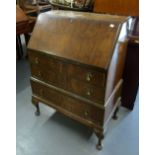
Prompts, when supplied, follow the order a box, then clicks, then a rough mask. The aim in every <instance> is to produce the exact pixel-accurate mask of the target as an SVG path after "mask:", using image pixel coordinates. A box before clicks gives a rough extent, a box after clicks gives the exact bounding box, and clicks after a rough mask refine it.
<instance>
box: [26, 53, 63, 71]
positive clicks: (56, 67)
mask: <svg viewBox="0 0 155 155" xmlns="http://www.w3.org/2000/svg"><path fill="white" fill-rule="evenodd" d="M29 60H30V63H31V64H35V65H37V66H39V67H41V68H48V69H50V70H53V71H54V72H57V73H58V72H62V68H63V63H62V62H61V61H58V60H56V59H54V58H52V59H51V58H50V57H49V56H48V55H45V54H42V53H39V52H29Z"/></svg>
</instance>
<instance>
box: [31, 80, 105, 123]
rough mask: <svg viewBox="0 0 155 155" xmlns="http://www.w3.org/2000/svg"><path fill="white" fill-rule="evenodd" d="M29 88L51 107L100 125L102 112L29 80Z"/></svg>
mask: <svg viewBox="0 0 155 155" xmlns="http://www.w3.org/2000/svg"><path fill="white" fill-rule="evenodd" d="M31 86H32V92H33V94H35V95H36V96H39V97H41V98H43V99H44V100H47V101H48V102H50V103H51V106H52V105H55V106H58V107H60V108H62V109H63V110H65V111H68V112H69V113H72V114H73V115H77V116H79V117H81V118H83V119H86V120H89V121H91V122H94V123H95V124H102V122H103V111H102V110H101V109H99V108H97V107H95V106H92V105H90V104H88V103H86V102H84V101H81V100H77V99H75V98H73V97H70V96H67V95H66V94H63V93H62V92H58V91H56V90H54V89H53V88H51V87H48V86H45V85H43V84H41V83H39V82H35V81H33V80H31Z"/></svg>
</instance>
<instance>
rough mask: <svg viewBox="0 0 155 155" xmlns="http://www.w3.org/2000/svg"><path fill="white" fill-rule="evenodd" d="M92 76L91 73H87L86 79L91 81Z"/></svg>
mask: <svg viewBox="0 0 155 155" xmlns="http://www.w3.org/2000/svg"><path fill="white" fill-rule="evenodd" d="M92 77H93V75H92V74H91V73H87V75H86V80H87V81H90V80H91V78H92Z"/></svg>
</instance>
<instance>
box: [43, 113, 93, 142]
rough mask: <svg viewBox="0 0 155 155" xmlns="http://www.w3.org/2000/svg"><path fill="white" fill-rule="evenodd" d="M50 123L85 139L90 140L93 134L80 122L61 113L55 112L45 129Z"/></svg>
mask: <svg viewBox="0 0 155 155" xmlns="http://www.w3.org/2000/svg"><path fill="white" fill-rule="evenodd" d="M50 123H54V124H57V125H59V126H60V127H61V126H63V127H65V128H68V130H72V131H73V132H76V133H78V134H79V135H80V136H81V137H82V138H83V139H86V140H87V139H89V138H90V137H91V136H92V134H93V130H92V129H91V128H89V127H87V126H85V125H83V124H81V123H79V122H78V121H75V120H73V119H71V118H69V117H67V116H65V115H63V114H61V113H59V112H55V113H54V115H52V116H51V117H50V118H49V120H48V121H47V122H46V123H45V124H44V127H45V126H46V125H47V126H48V125H49V124H50Z"/></svg>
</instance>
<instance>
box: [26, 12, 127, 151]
mask: <svg viewBox="0 0 155 155" xmlns="http://www.w3.org/2000/svg"><path fill="white" fill-rule="evenodd" d="M127 21H128V18H127V17H121V16H110V15H101V14H93V13H80V12H72V11H50V12H46V13H43V14H40V15H39V16H38V19H37V22H36V25H35V27H34V31H33V33H32V37H31V39H30V41H29V44H28V50H29V51H28V54H29V62H30V67H31V87H32V103H33V104H34V105H35V106H36V108H37V111H36V114H37V115H39V113H40V110H39V102H42V103H44V104H46V105H48V106H50V107H53V108H55V109H56V110H58V111H59V112H61V113H63V114H64V115H66V116H68V117H70V118H72V119H74V120H76V121H79V122H81V123H83V124H84V125H87V126H88V127H91V128H92V129H93V131H94V132H95V134H96V135H97V137H98V143H97V149H101V148H102V145H101V142H102V139H103V137H104V136H103V135H104V132H105V129H106V126H107V124H108V122H109V120H110V118H111V117H112V116H114V118H116V113H117V111H118V107H119V105H120V102H121V98H120V93H121V86H122V83H123V79H122V70H123V64H124V57H125V53H126V46H127V38H126V33H127V31H126V26H125V24H126V22H127Z"/></svg>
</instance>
